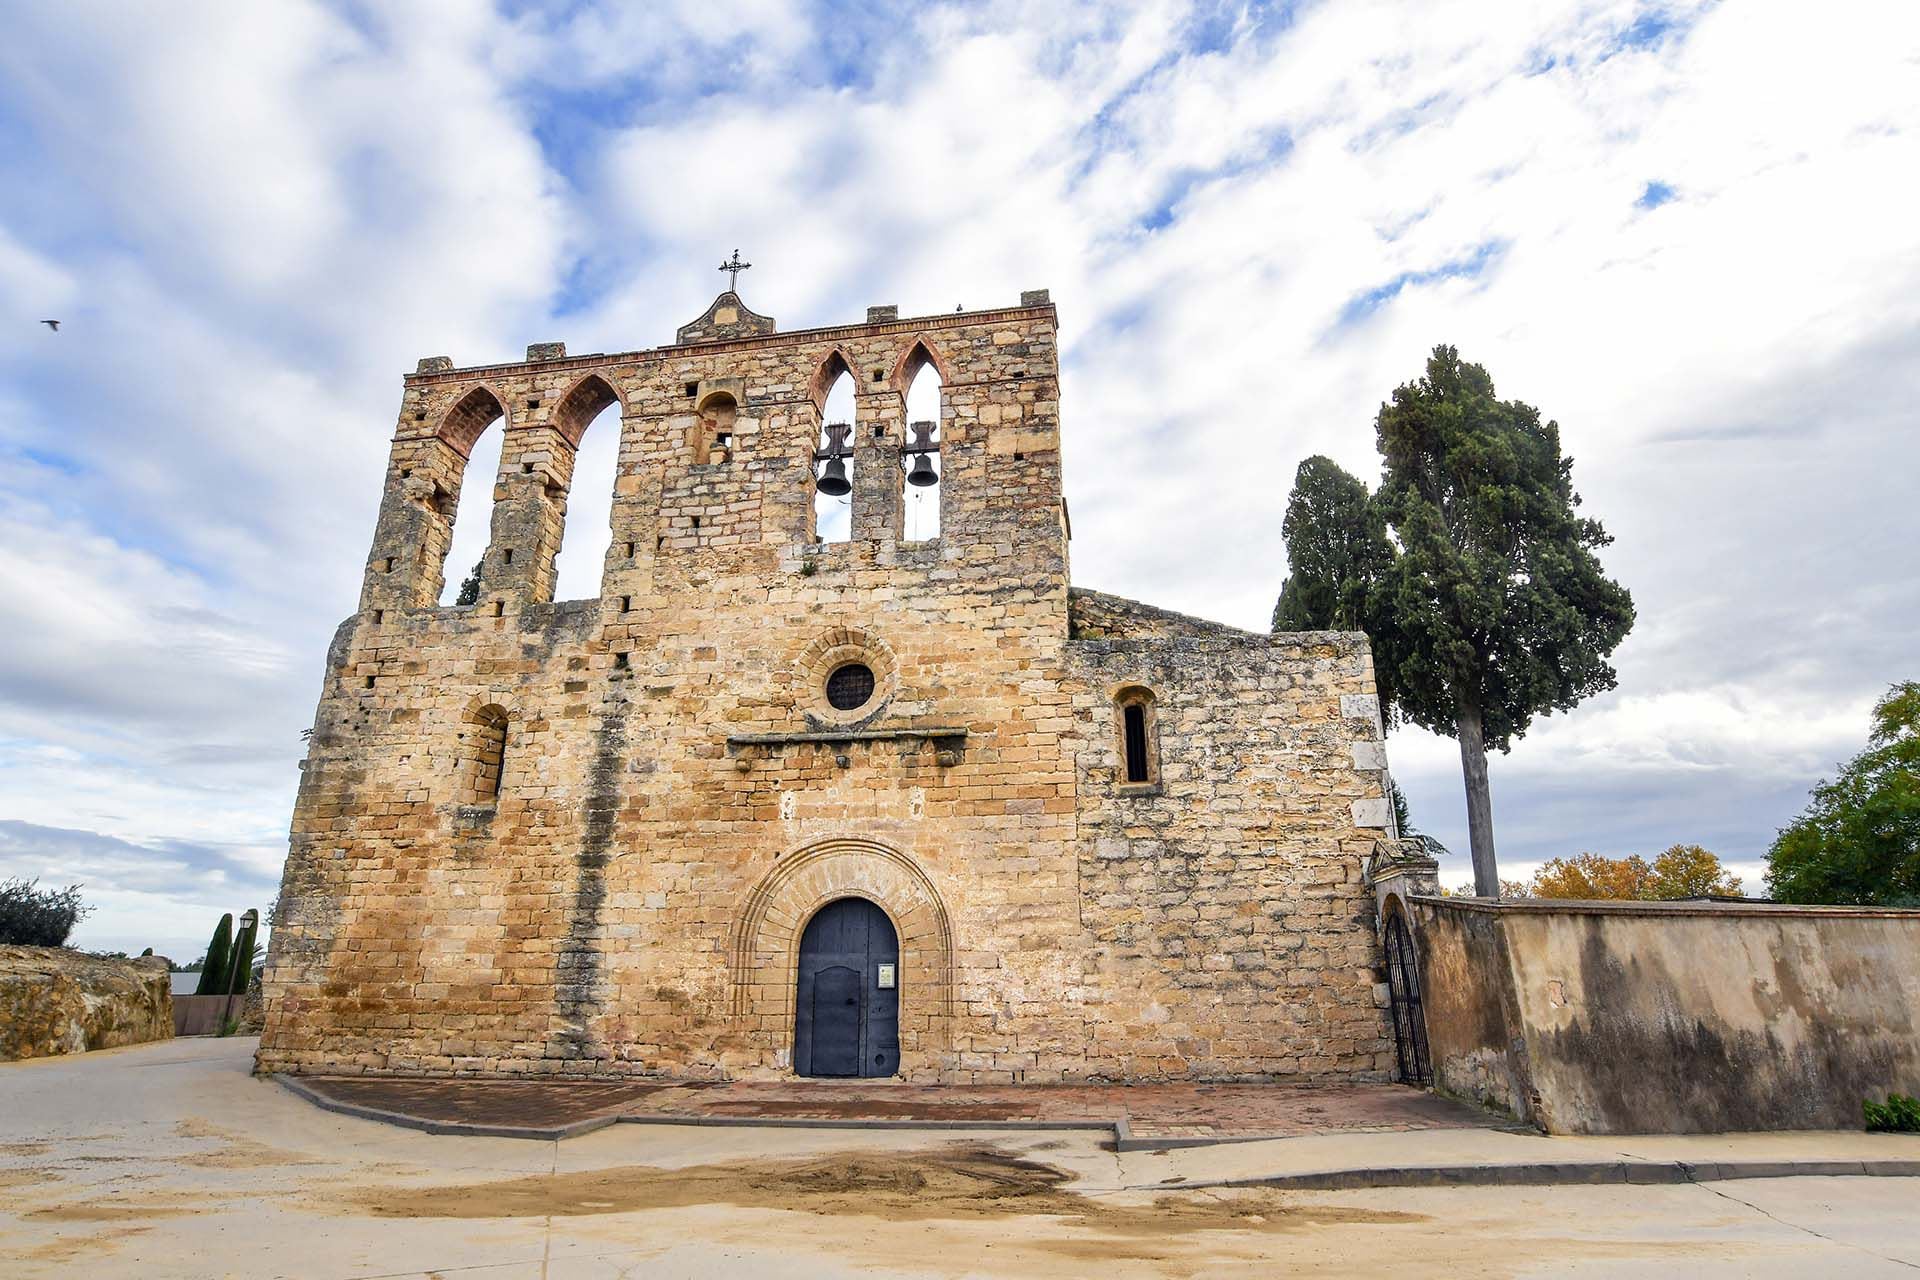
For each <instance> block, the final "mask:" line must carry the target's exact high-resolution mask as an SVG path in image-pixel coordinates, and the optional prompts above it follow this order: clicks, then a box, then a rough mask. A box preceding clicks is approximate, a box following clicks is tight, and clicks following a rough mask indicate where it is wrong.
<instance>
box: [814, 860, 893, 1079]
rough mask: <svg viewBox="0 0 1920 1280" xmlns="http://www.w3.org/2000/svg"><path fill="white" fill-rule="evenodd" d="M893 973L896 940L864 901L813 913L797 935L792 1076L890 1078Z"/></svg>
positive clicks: (853, 900) (875, 909)
mask: <svg viewBox="0 0 1920 1280" xmlns="http://www.w3.org/2000/svg"><path fill="white" fill-rule="evenodd" d="M899 973H900V940H899V938H898V937H897V936H896V935H895V934H894V931H893V922H892V921H891V920H889V919H887V913H886V912H884V911H882V910H881V909H880V908H879V907H876V906H874V905H873V903H871V902H868V901H867V900H866V899H864V898H841V899H840V900H839V901H837V902H830V903H828V904H827V905H826V906H824V907H822V908H820V910H819V912H817V913H816V914H815V915H814V917H813V919H812V920H809V921H808V922H807V928H806V931H805V932H804V933H802V934H801V935H800V987H799V991H798V992H797V995H798V999H797V1000H796V1001H795V1008H794V1019H795V1021H794V1034H793V1066H794V1070H795V1071H797V1072H799V1073H800V1074H801V1075H803V1076H890V1075H893V1074H894V1073H895V1072H896V1071H898V1070H899V1069H900V983H899ZM883 982H885V983H886V984H887V985H882V984H883Z"/></svg>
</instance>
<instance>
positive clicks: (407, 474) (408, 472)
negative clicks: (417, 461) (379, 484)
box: [400, 467, 413, 480]
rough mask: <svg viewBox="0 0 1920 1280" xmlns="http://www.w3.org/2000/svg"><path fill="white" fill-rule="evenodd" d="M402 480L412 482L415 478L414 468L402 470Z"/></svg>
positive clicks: (403, 468)
mask: <svg viewBox="0 0 1920 1280" xmlns="http://www.w3.org/2000/svg"><path fill="white" fill-rule="evenodd" d="M400 478H401V479H402V480H411V479H412V478H413V468H412V467H402V468H400Z"/></svg>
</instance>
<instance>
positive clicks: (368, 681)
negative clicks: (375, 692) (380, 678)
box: [367, 676, 373, 689]
mask: <svg viewBox="0 0 1920 1280" xmlns="http://www.w3.org/2000/svg"><path fill="white" fill-rule="evenodd" d="M367 688H369V689H371V688H373V677H372V676H368V677H367Z"/></svg>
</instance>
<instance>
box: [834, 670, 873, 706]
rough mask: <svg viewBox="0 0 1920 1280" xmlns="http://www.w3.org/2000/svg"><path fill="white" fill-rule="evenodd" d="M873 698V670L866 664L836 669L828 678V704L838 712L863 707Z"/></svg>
mask: <svg viewBox="0 0 1920 1280" xmlns="http://www.w3.org/2000/svg"><path fill="white" fill-rule="evenodd" d="M871 697H873V668H871V667H869V666H868V665H867V664H866V663H864V662H849V663H847V664H845V665H844V666H839V667H835V668H834V669H833V674H832V675H830V676H828V677H827V702H828V703H829V704H830V705H831V706H832V707H833V709H834V710H836V711H852V710H853V709H854V708H855V707H863V706H865V705H866V703H867V699H869V698H871Z"/></svg>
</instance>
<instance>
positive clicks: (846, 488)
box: [814, 458, 853, 498]
mask: <svg viewBox="0 0 1920 1280" xmlns="http://www.w3.org/2000/svg"><path fill="white" fill-rule="evenodd" d="M814 488H816V489H818V490H819V491H820V492H821V493H824V494H826V495H827V496H828V497H829V498H840V497H844V496H846V495H847V494H849V493H852V492H853V485H852V484H851V483H849V482H848V480H847V462H846V459H845V458H828V459H827V465H826V466H824V467H822V468H821V469H820V480H819V482H818V483H817V484H815V485H814Z"/></svg>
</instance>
